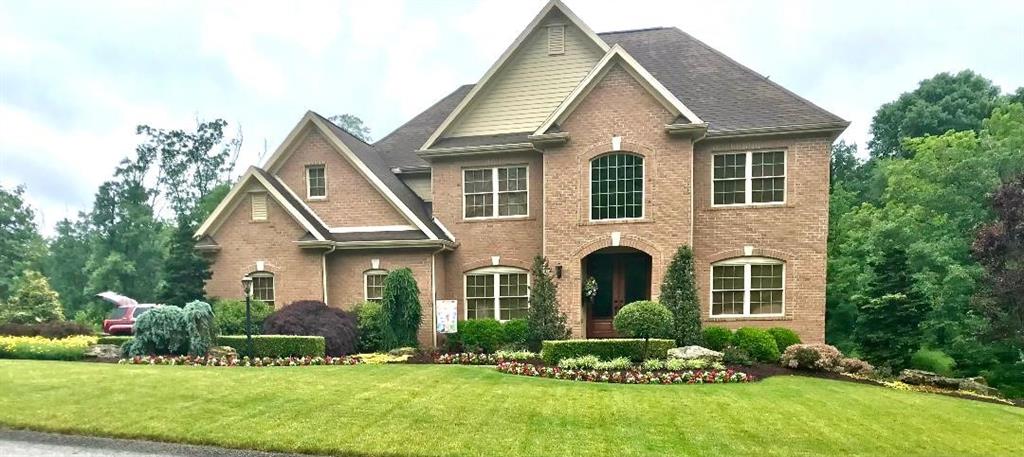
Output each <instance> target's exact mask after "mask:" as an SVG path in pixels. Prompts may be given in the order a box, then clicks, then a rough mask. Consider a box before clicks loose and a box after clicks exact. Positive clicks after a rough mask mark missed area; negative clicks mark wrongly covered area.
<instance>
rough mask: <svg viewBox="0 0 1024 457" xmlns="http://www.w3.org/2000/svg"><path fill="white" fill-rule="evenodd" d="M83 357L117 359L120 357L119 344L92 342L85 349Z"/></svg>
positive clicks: (104, 359)
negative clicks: (92, 343)
mask: <svg viewBox="0 0 1024 457" xmlns="http://www.w3.org/2000/svg"><path fill="white" fill-rule="evenodd" d="M85 357H86V358H91V359H97V360H101V361H117V360H118V359H120V358H121V346H118V345H116V344H94V345H92V346H89V348H88V349H86V350H85Z"/></svg>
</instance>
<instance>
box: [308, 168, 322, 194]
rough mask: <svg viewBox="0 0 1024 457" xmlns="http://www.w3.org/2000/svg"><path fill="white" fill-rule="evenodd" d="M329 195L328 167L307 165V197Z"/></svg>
mask: <svg viewBox="0 0 1024 457" xmlns="http://www.w3.org/2000/svg"><path fill="white" fill-rule="evenodd" d="M324 197H327V167H325V166H324V165H307V166H306V198H324Z"/></svg>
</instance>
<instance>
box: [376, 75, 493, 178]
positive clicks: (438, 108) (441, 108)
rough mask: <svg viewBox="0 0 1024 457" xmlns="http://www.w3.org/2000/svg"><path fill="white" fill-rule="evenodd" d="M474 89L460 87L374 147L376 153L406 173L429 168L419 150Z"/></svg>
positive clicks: (464, 86)
mask: <svg viewBox="0 0 1024 457" xmlns="http://www.w3.org/2000/svg"><path fill="white" fill-rule="evenodd" d="M472 88H473V85H472V84H466V85H463V86H459V88H458V89H455V91H453V92H452V93H450V94H448V95H446V96H445V97H444V98H442V99H441V100H439V101H438V102H437V103H434V104H433V105H431V106H430V107H429V108H427V109H426V110H424V111H423V112H422V113H420V114H417V115H416V116H415V117H413V118H412V119H410V120H409V121H408V122H406V123H405V124H402V126H400V127H398V128H397V129H395V130H394V131H392V132H391V133H389V134H387V136H385V137H384V138H381V139H380V140H377V142H376V143H373V149H375V150H376V151H377V153H379V154H380V156H381V158H382V159H384V162H385V163H386V164H387V165H388V166H389V167H392V168H399V169H403V170H408V169H416V168H424V167H427V166H428V165H427V162H426V161H424V160H423V159H421V158H420V157H419V156H417V155H416V150H417V149H419V148H420V146H422V145H423V142H424V141H426V139H427V138H428V137H429V136H430V134H431V133H434V130H437V127H438V126H440V125H441V123H442V122H444V120H445V118H447V117H448V114H449V113H451V112H452V110H454V109H455V106H456V105H458V104H459V102H461V101H462V99H464V98H466V94H468V93H469V91H470V90H471V89H472Z"/></svg>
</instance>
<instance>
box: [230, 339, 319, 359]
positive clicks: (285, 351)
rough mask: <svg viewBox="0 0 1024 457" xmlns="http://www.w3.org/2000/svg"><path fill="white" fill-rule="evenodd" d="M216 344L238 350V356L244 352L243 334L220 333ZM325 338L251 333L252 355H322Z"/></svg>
mask: <svg viewBox="0 0 1024 457" xmlns="http://www.w3.org/2000/svg"><path fill="white" fill-rule="evenodd" d="M217 345H218V346H230V347H233V348H235V351H238V355H239V356H243V355H246V354H245V335H227V336H225V335H221V336H218V337H217ZM326 347H327V344H326V339H324V337H322V336H296V335H253V337H252V351H253V357H323V356H324V354H325V352H326Z"/></svg>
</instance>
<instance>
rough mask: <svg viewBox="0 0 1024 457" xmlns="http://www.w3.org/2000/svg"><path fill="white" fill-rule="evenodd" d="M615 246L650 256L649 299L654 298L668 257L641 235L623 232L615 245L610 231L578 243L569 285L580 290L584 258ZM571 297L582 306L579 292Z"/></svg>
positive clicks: (657, 292)
mask: <svg viewBox="0 0 1024 457" xmlns="http://www.w3.org/2000/svg"><path fill="white" fill-rule="evenodd" d="M615 246H618V247H627V248H633V249H636V250H638V251H640V252H643V253H644V254H647V255H649V256H651V299H652V300H656V299H657V297H658V294H659V293H660V291H661V278H662V275H663V273H664V271H665V266H666V262H667V260H668V259H666V257H665V253H664V252H663V251H662V249H661V248H659V247H658V246H657V245H655V244H654V243H652V242H650V241H648V240H646V239H644V238H643V237H639V236H636V235H630V234H625V233H623V234H622V235H621V236H620V238H619V244H618V245H615V244H614V243H613V242H612V237H611V234H610V233H609V234H607V235H605V236H602V237H598V238H592V239H590V240H589V241H587V242H585V243H583V244H581V245H579V246H578V247H577V248H576V249H575V250H574V251H573V254H572V265H573V266H574V269H575V272H574V273H572V274H570V275H569V279H570V281H571V283H572V285H571V287H574V288H575V289H574V290H582V288H583V278H582V277H581V275H580V272H581V271H582V265H583V259H584V258H586V257H587V256H588V255H590V254H592V253H594V252H596V251H598V250H600V249H604V248H610V247H615ZM573 297H574V298H573V302H574V303H573V304H574V305H576V306H582V304H583V302H582V297H580V296H579V294H573Z"/></svg>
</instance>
